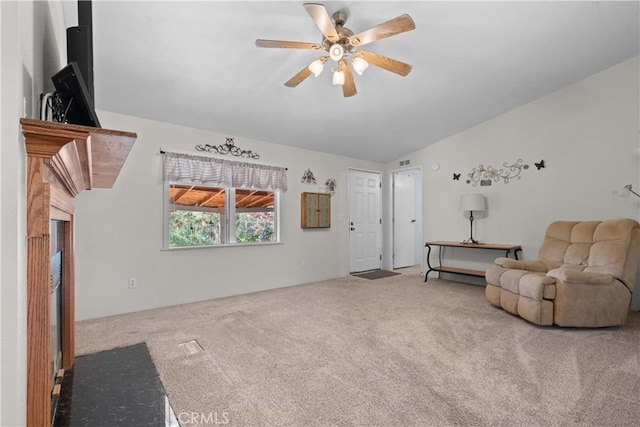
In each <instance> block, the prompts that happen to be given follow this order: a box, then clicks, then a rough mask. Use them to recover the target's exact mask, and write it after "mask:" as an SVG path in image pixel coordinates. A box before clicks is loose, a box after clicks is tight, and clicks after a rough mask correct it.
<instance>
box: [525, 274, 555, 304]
mask: <svg viewBox="0 0 640 427" xmlns="http://www.w3.org/2000/svg"><path fill="white" fill-rule="evenodd" d="M555 282H556V281H555V280H554V279H553V278H551V277H547V276H546V275H545V274H543V273H533V274H527V275H526V276H523V277H522V278H521V279H520V295H521V296H524V297H527V298H531V299H532V300H535V301H541V300H542V299H543V298H544V299H548V300H552V299H554V298H555V297H556V286H555Z"/></svg>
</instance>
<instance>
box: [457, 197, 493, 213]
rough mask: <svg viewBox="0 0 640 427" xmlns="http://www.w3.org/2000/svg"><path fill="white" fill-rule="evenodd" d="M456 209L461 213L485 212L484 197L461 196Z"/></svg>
mask: <svg viewBox="0 0 640 427" xmlns="http://www.w3.org/2000/svg"><path fill="white" fill-rule="evenodd" d="M458 209H459V210H461V211H474V212H478V211H484V210H486V205H485V203H484V196H483V195H482V194H478V193H474V194H461V195H460V204H459V205H458Z"/></svg>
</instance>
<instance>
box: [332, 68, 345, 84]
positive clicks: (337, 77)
mask: <svg viewBox="0 0 640 427" xmlns="http://www.w3.org/2000/svg"><path fill="white" fill-rule="evenodd" d="M332 82H333V84H334V85H343V84H344V71H340V70H337V71H334V72H333V79H332Z"/></svg>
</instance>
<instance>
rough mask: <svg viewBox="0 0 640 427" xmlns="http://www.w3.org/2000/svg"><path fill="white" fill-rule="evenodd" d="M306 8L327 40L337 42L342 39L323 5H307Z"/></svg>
mask: <svg viewBox="0 0 640 427" xmlns="http://www.w3.org/2000/svg"><path fill="white" fill-rule="evenodd" d="M304 8H305V9H306V10H307V13H308V14H309V15H310V16H311V18H313V20H314V21H315V23H316V25H317V26H318V28H320V31H322V34H323V35H324V36H325V37H326V38H327V40H329V41H332V42H336V41H338V39H339V38H340V36H339V35H338V32H337V31H336V27H335V26H334V25H333V20H332V19H331V17H330V16H329V12H327V8H325V7H324V5H323V4H319V3H305V4H304Z"/></svg>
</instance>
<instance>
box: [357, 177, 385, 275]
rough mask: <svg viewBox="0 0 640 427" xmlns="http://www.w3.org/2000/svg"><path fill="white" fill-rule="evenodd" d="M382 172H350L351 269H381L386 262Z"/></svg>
mask: <svg viewBox="0 0 640 427" xmlns="http://www.w3.org/2000/svg"><path fill="white" fill-rule="evenodd" d="M381 193H382V191H381V188H380V174H379V173H376V172H365V171H359V170H350V171H349V228H350V231H349V270H350V272H352V273H354V272H358V271H366V270H375V269H379V268H380V266H381V264H382V215H381V212H382V198H381Z"/></svg>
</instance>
